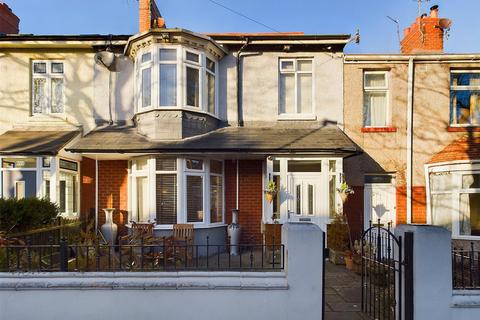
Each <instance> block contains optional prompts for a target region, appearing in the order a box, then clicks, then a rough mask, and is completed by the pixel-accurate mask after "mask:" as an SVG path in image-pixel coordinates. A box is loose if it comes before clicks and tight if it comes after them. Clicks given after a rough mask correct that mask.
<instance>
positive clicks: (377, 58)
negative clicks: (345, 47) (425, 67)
mask: <svg viewBox="0 0 480 320" xmlns="http://www.w3.org/2000/svg"><path fill="white" fill-rule="evenodd" d="M412 58H413V59H415V61H417V62H419V61H451V62H454V61H456V62H470V61H480V54H478V53H477V54H448V53H447V54H418V55H404V54H402V55H395V54H386V55H385V54H359V55H345V58H344V61H345V63H366V62H380V63H385V62H403V63H408V62H409V61H410V59H412ZM466 60H468V61H466Z"/></svg>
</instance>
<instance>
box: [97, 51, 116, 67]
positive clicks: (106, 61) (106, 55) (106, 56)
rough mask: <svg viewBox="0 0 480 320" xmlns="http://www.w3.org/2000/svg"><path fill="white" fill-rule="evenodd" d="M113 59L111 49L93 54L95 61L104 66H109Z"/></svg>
mask: <svg viewBox="0 0 480 320" xmlns="http://www.w3.org/2000/svg"><path fill="white" fill-rule="evenodd" d="M114 61H115V54H114V53H113V52H112V51H109V50H106V51H100V52H97V53H96V54H95V62H96V63H98V64H101V65H103V66H104V67H105V68H107V69H108V68H110V67H111V66H112V64H113V62H114Z"/></svg>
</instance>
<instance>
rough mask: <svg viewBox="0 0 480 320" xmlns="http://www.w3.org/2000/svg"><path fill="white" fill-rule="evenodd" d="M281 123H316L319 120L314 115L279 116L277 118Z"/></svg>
mask: <svg viewBox="0 0 480 320" xmlns="http://www.w3.org/2000/svg"><path fill="white" fill-rule="evenodd" d="M277 120H279V121H292V120H297V121H298V120H300V121H314V120H317V116H316V115H314V114H279V115H278V117H277Z"/></svg>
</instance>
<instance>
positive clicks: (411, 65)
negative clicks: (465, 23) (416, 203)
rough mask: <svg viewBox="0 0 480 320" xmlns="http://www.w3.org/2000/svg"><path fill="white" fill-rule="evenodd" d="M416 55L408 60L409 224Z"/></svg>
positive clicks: (409, 216)
mask: <svg viewBox="0 0 480 320" xmlns="http://www.w3.org/2000/svg"><path fill="white" fill-rule="evenodd" d="M414 60H415V57H413V56H412V57H410V58H409V60H408V94H407V177H406V179H407V181H406V182H407V224H411V223H412V179H413V84H414V76H415V74H414V73H415V61H414Z"/></svg>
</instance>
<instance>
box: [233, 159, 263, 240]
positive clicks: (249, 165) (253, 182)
mask: <svg viewBox="0 0 480 320" xmlns="http://www.w3.org/2000/svg"><path fill="white" fill-rule="evenodd" d="M262 175H263V172H262V161H261V160H240V163H239V201H238V202H239V204H238V206H239V208H238V209H239V210H240V212H239V223H240V225H241V226H242V240H241V241H242V243H250V242H252V241H253V242H255V243H260V242H261V241H262V233H261V223H262V205H263V203H262V201H263V180H262ZM235 205H236V163H235V161H230V160H227V161H226V162H225V210H226V223H231V221H232V214H231V213H232V209H235Z"/></svg>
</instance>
